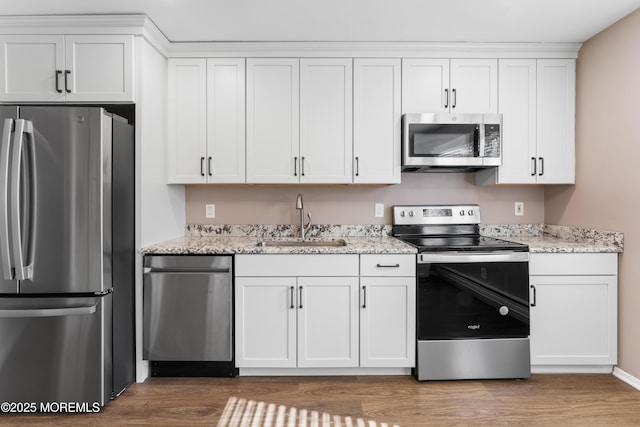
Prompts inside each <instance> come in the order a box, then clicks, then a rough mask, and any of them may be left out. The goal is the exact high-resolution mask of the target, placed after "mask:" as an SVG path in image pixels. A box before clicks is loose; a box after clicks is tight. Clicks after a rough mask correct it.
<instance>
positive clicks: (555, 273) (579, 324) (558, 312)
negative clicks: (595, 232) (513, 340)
mask: <svg viewBox="0 0 640 427" xmlns="http://www.w3.org/2000/svg"><path fill="white" fill-rule="evenodd" d="M617 258H618V256H617V254H615V253H613V254H611V253H599V254H592V253H589V254H575V253H574V254H531V261H530V271H529V272H530V278H529V280H530V286H531V295H530V301H531V365H532V370H533V372H611V369H612V368H613V366H614V365H615V364H616V363H617V312H618V311H617V298H618V296H617V295H618V294H617V266H618V259H617Z"/></svg>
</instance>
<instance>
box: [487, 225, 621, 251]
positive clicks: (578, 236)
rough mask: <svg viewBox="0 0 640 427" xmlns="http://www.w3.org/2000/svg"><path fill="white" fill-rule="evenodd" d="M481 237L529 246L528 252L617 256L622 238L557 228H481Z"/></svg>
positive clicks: (501, 226)
mask: <svg viewBox="0 0 640 427" xmlns="http://www.w3.org/2000/svg"><path fill="white" fill-rule="evenodd" d="M480 233H481V234H483V235H485V236H491V237H496V238H499V239H504V240H510V241H512V242H518V243H524V244H525V245H529V252H530V253H621V252H623V250H624V236H623V234H622V233H618V232H614V231H601V230H593V229H587V228H580V227H566V226H559V225H542V224H526V225H482V226H481V227H480Z"/></svg>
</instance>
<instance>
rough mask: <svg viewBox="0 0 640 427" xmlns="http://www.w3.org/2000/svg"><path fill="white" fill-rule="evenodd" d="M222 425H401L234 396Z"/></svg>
mask: <svg viewBox="0 0 640 427" xmlns="http://www.w3.org/2000/svg"><path fill="white" fill-rule="evenodd" d="M218 427H399V426H398V425H396V424H386V423H376V422H375V421H365V420H363V419H361V418H351V417H344V418H342V417H340V416H338V415H329V414H327V413H324V412H322V413H320V412H317V411H307V410H306V409H296V408H287V407H286V406H283V405H276V404H274V403H269V404H267V403H264V402H256V401H253V400H246V399H239V398H237V397H232V398H230V399H229V400H228V401H227V405H226V406H225V408H224V412H223V413H222V416H221V417H220V421H219V422H218Z"/></svg>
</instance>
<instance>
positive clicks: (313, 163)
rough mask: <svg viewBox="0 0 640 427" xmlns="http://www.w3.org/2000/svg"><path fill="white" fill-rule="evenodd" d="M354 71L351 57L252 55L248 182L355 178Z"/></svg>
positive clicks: (249, 65)
mask: <svg viewBox="0 0 640 427" xmlns="http://www.w3.org/2000/svg"><path fill="white" fill-rule="evenodd" d="M352 74H353V72H352V60H351V59H290V58H275V59H249V60H248V62H247V108H248V110H247V181H248V182H252V183H274V184H278V183H324V184H338V183H350V182H352V150H353V148H352V147H353V145H352V79H353V77H352Z"/></svg>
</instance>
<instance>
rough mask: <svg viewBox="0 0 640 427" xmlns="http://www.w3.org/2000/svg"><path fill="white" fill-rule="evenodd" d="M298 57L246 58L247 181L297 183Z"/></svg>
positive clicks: (298, 171) (298, 162)
mask: <svg viewBox="0 0 640 427" xmlns="http://www.w3.org/2000/svg"><path fill="white" fill-rule="evenodd" d="M299 68H300V67H299V60H298V59H289V58H275V59H269V58H267V59H264V58H260V59H255V58H250V59H247V182H249V183H265V184H269V183H270V184H279V183H297V182H299V180H300V154H299V140H300V138H299V114H300V111H299V101H300V95H299V93H300V85H299V81H300V75H299Z"/></svg>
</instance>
